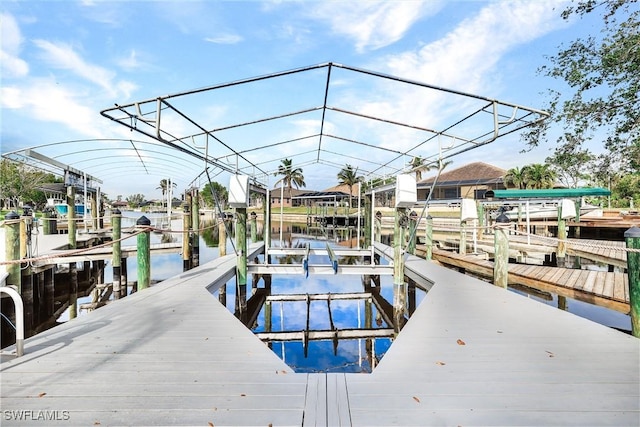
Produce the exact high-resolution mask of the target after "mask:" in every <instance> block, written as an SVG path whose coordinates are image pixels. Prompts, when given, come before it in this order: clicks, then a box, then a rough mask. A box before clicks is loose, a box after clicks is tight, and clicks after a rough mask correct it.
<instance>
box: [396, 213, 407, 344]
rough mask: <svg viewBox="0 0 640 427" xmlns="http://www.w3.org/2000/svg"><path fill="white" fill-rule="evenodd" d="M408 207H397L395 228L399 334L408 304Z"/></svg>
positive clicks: (397, 328)
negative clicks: (406, 228) (405, 243)
mask: <svg viewBox="0 0 640 427" xmlns="http://www.w3.org/2000/svg"><path fill="white" fill-rule="evenodd" d="M407 221H408V219H407V208H396V210H395V221H394V228H393V328H394V331H395V334H396V335H397V334H399V333H400V330H401V329H402V326H404V325H403V324H404V315H405V310H406V305H407V287H406V285H405V283H404V253H403V248H402V244H403V243H404V231H405V227H406V222H407Z"/></svg>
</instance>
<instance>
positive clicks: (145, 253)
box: [136, 215, 151, 292]
mask: <svg viewBox="0 0 640 427" xmlns="http://www.w3.org/2000/svg"><path fill="white" fill-rule="evenodd" d="M150 226H151V221H150V220H149V218H147V217H146V216H144V215H143V216H141V217H140V218H138V220H137V221H136V227H137V228H138V229H139V230H143V231H142V233H140V234H138V242H137V243H138V246H137V249H138V292H139V291H141V290H142V289H145V288H148V287H149V282H150V281H149V276H150V274H151V254H150V252H149V249H150V247H149V240H150V237H149V233H150V232H149V227H150Z"/></svg>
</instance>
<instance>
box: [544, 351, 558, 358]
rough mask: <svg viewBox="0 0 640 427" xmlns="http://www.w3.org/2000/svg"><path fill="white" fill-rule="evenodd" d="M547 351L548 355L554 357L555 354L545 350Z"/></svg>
mask: <svg viewBox="0 0 640 427" xmlns="http://www.w3.org/2000/svg"><path fill="white" fill-rule="evenodd" d="M545 351H546V352H547V354H549V357H555V356H556V355H555V354H553V353H552V352H550V351H549V350H545Z"/></svg>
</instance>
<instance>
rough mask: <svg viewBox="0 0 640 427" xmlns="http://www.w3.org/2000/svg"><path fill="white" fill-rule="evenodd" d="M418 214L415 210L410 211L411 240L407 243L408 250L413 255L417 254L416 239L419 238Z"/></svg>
mask: <svg viewBox="0 0 640 427" xmlns="http://www.w3.org/2000/svg"><path fill="white" fill-rule="evenodd" d="M417 231H418V214H417V213H416V212H414V211H411V212H410V213H409V239H410V240H409V242H408V244H407V252H409V253H410V254H411V255H415V254H416V241H417V240H418V235H417Z"/></svg>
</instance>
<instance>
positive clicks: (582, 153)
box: [545, 135, 596, 188]
mask: <svg viewBox="0 0 640 427" xmlns="http://www.w3.org/2000/svg"><path fill="white" fill-rule="evenodd" d="M565 138H566V140H567V141H569V144H567V145H565V146H564V147H556V149H555V151H554V153H553V156H550V157H547V158H546V160H545V161H546V163H547V164H549V165H550V167H551V168H552V169H553V171H554V172H555V174H556V176H557V177H558V179H559V180H560V182H561V183H562V184H563V185H564V186H566V187H569V188H577V187H578V184H579V183H580V182H582V181H585V180H587V179H588V178H589V174H588V173H587V170H586V168H585V167H586V166H587V165H589V164H590V163H591V162H592V161H594V160H595V159H596V157H595V156H594V155H593V154H591V152H590V151H589V150H587V149H586V148H581V145H580V144H579V143H570V142H571V141H573V139H574V138H573V136H572V135H566V136H565Z"/></svg>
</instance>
